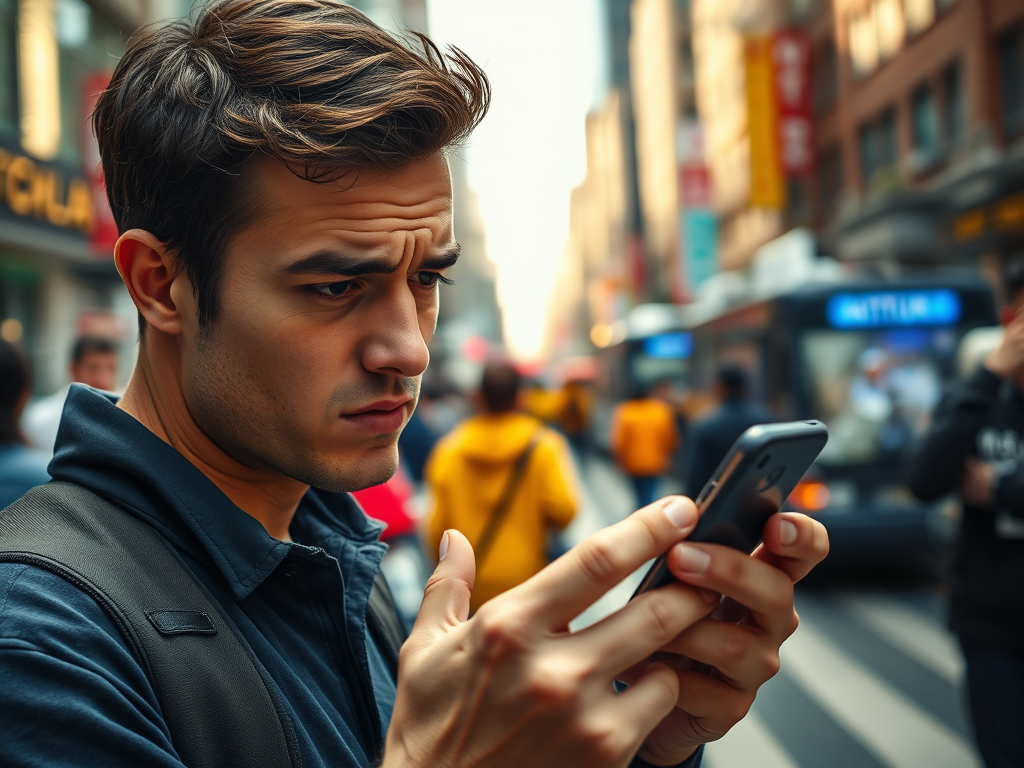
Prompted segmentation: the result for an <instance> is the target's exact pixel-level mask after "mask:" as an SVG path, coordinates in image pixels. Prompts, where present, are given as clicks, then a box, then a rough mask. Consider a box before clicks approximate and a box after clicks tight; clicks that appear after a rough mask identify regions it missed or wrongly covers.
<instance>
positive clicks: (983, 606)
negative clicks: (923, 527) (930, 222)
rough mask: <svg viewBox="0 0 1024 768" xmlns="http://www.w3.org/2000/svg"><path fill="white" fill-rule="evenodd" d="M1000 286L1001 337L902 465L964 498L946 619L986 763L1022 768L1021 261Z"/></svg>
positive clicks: (920, 487)
mask: <svg viewBox="0 0 1024 768" xmlns="http://www.w3.org/2000/svg"><path fill="white" fill-rule="evenodd" d="M1006 289H1007V295H1008V296H1009V297H1010V299H1011V301H1010V306H1009V307H1008V308H1007V309H1006V310H1004V317H1005V318H1006V319H1007V320H1009V322H1008V323H1007V325H1006V331H1005V333H1004V335H1003V339H1002V341H1001V343H1000V344H999V346H998V347H997V348H996V349H995V350H994V351H992V352H991V353H990V354H989V355H988V357H986V359H985V362H984V365H983V366H982V367H981V368H979V369H978V370H977V371H976V372H975V373H974V374H973V375H971V376H970V377H969V378H966V379H962V380H960V381H957V382H955V383H953V384H952V385H951V386H950V387H949V388H948V390H947V391H946V394H945V396H944V397H943V399H942V402H940V403H939V406H938V408H937V409H936V411H935V416H934V420H933V422H932V426H931V428H930V429H929V430H928V432H927V434H926V435H924V437H923V439H922V440H921V441H920V443H919V444H918V445H917V446H916V447H915V449H914V450H913V451H912V453H911V455H910V457H909V460H908V463H907V482H908V485H909V486H910V490H911V491H912V492H913V493H914V494H915V495H916V496H918V497H919V498H921V499H922V500H924V501H930V500H932V499H936V498H938V497H940V496H943V495H945V494H947V493H950V492H954V491H955V492H959V495H960V498H961V499H962V500H963V508H964V510H963V511H964V514H963V523H962V526H961V530H960V538H959V542H958V548H957V553H956V557H955V559H954V563H953V576H952V584H951V589H950V605H949V617H950V627H951V629H952V630H953V632H955V633H956V635H957V636H958V638H959V640H960V644H961V646H962V647H963V652H964V658H965V661H966V665H967V695H968V702H969V705H970V709H971V718H972V720H973V722H974V731H975V738H976V739H977V741H978V746H979V749H980V751H981V754H982V757H983V758H984V760H985V764H986V766H988V768H1011V767H1013V768H1020V766H1024V738H1022V736H1021V730H1020V729H1021V724H1022V723H1024V397H1022V392H1024V261H1022V262H1021V263H1019V264H1017V265H1015V268H1012V269H1008V270H1007V275H1006Z"/></svg>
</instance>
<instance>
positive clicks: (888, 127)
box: [858, 107, 897, 188]
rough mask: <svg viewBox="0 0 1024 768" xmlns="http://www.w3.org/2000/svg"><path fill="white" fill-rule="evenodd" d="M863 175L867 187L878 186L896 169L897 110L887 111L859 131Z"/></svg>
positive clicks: (889, 109)
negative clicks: (883, 178) (881, 180)
mask: <svg viewBox="0 0 1024 768" xmlns="http://www.w3.org/2000/svg"><path fill="white" fill-rule="evenodd" d="M858 144H859V147H860V165H861V174H862V176H863V180H864V186H865V187H868V188H870V187H873V186H876V185H877V184H878V183H879V181H880V179H882V177H884V176H887V175H890V174H891V173H892V171H894V170H895V167H896V159H897V149H896V110H895V108H893V107H890V108H888V109H886V110H885V111H884V112H883V113H882V114H881V115H879V117H878V118H877V119H876V120H873V121H871V122H869V123H865V124H864V125H862V126H861V127H860V130H859V131H858Z"/></svg>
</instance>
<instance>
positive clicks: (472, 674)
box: [384, 497, 827, 768]
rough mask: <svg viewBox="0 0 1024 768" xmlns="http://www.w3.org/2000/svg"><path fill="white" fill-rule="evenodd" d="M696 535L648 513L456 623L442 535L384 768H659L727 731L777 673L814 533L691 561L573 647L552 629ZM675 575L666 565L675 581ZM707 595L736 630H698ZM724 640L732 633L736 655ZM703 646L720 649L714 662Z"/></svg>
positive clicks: (676, 503) (663, 513)
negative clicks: (688, 569)
mask: <svg viewBox="0 0 1024 768" xmlns="http://www.w3.org/2000/svg"><path fill="white" fill-rule="evenodd" d="M695 522H696V510H695V508H694V506H693V503H692V502H690V501H689V500H688V499H683V498H681V497H672V498H668V499H662V500H661V501H658V502H655V503H654V504H652V505H650V506H648V507H645V508H644V509H642V510H640V511H639V512H636V513H635V514H633V515H632V516H630V517H629V518H627V519H626V520H624V521H623V522H621V523H619V524H618V525H615V526H612V527H610V528H607V529H604V530H602V531H599V532H598V533H596V534H594V535H593V536H591V537H589V538H588V539H587V540H586V541H584V542H583V543H582V544H580V545H579V546H578V547H575V548H574V549H572V550H571V551H570V552H569V553H567V554H566V555H564V556H563V557H561V558H559V559H558V560H557V561H555V562H554V563H552V564H551V565H550V566H548V567H547V568H545V569H544V570H543V571H541V572H540V573H539V574H537V575H536V576H535V577H533V578H532V579H530V580H529V581H527V582H526V583H524V584H522V585H520V586H519V587H516V588H515V589H513V590H510V591H509V592H506V593H504V594H502V595H499V596H498V597H496V598H495V599H493V600H491V601H490V602H488V603H486V604H485V605H484V606H483V607H481V609H480V610H479V611H478V612H477V614H476V615H475V616H474V617H473V618H472V619H469V620H467V616H468V613H469V594H470V590H471V589H472V584H473V578H474V567H475V566H474V559H473V553H472V549H471V547H470V545H469V542H468V541H467V540H466V539H465V537H463V536H462V535H461V534H459V533H458V532H457V531H449V532H448V533H447V534H446V541H445V542H443V543H442V550H445V552H444V553H443V554H444V557H443V558H442V560H441V563H440V564H439V565H438V568H437V570H436V571H435V573H434V576H433V577H432V578H431V580H430V582H429V583H428V586H427V590H426V593H425V597H424V602H423V607H422V608H421V610H420V614H419V616H418V618H417V621H416V626H415V628H414V629H413V632H412V636H411V637H410V639H409V641H408V642H407V643H406V644H405V646H403V648H402V654H401V663H400V665H399V681H398V695H397V697H396V703H395V710H394V714H393V717H392V721H391V726H390V728H389V730H388V739H387V744H386V748H385V757H384V765H385V766H444V767H445V768H455V767H456V766H469V765H473V766H487V767H488V768H491V767H497V766H517V767H518V766H522V765H530V766H557V767H558V768H571V767H572V766H587V768H591V766H625V765H627V764H628V763H629V761H630V760H631V758H632V757H633V756H634V755H636V754H637V753H638V752H639V753H640V754H641V756H642V757H644V758H645V759H647V760H648V761H650V762H654V763H659V764H663V765H670V764H673V763H677V762H681V761H683V760H685V759H686V758H687V757H688V756H689V755H690V754H692V753H693V751H694V749H695V748H696V747H697V745H698V744H700V743H701V742H703V741H707V740H709V739H711V738H716V737H717V736H719V735H721V734H722V733H724V732H725V731H726V730H728V728H729V727H730V726H731V725H732V724H734V723H735V722H736V721H737V720H739V719H740V718H741V717H742V716H743V715H744V714H745V713H746V710H747V708H749V706H750V701H752V700H753V694H754V692H755V691H756V689H757V686H759V685H760V684H761V683H762V682H763V681H764V680H766V679H768V677H770V676H771V674H773V673H774V670H775V669H777V666H778V647H779V644H781V642H782V640H783V639H785V637H787V636H788V635H789V634H790V633H791V632H792V631H793V629H794V628H795V626H796V617H795V613H794V612H793V604H792V584H793V581H795V580H796V579H799V578H801V577H802V576H803V575H805V574H806V573H807V571H809V570H810V568H811V567H813V565H814V564H816V563H817V562H818V561H819V560H820V559H821V558H822V557H823V556H824V552H825V550H826V549H827V543H826V542H827V539H826V537H825V535H824V528H822V527H821V525H820V524H818V523H816V522H814V521H811V520H809V519H808V518H804V517H802V516H799V515H788V514H787V515H776V516H775V517H774V518H773V519H772V521H771V522H769V524H768V526H767V527H766V529H765V541H766V544H765V545H764V546H762V548H761V549H760V550H759V551H758V552H757V553H755V555H754V556H753V557H750V556H747V555H744V554H742V553H739V552H735V551H733V550H728V549H725V548H722V547H715V546H705V545H693V547H692V548H691V551H694V550H700V551H703V552H705V553H706V554H709V555H710V561H709V563H708V566H707V568H706V569H705V570H704V571H703V572H702V573H700V574H694V573H689V574H688V575H687V576H686V580H687V581H688V582H690V584H689V585H688V584H684V583H682V582H680V583H676V584H671V585H668V586H666V587H663V588H661V589H657V590H654V591H652V592H649V593H646V594H644V595H642V596H641V597H639V598H638V599H636V600H633V601H631V602H630V603H629V604H627V605H626V606H625V607H624V608H622V609H621V610H619V611H617V612H616V613H614V614H612V615H610V616H608V617H606V618H605V619H604V620H602V621H601V622H599V623H597V624H595V625H594V626H592V627H588V628H587V629H584V630H582V631H580V632H577V633H571V632H569V630H568V628H567V627H568V624H569V622H570V621H571V620H572V619H573V618H575V617H576V616H577V615H578V614H579V613H581V612H582V611H583V610H584V609H585V608H587V607H588V606H589V605H591V604H592V603H593V602H595V601H596V600H597V599H598V598H599V597H601V596H602V595H603V594H604V593H605V592H607V591H608V590H609V589H611V588H612V587H613V586H615V585H616V584H618V583H619V582H620V581H621V580H622V579H623V578H625V577H626V576H627V575H629V574H630V573H632V572H633V571H634V570H636V569H637V568H639V567H640V566H641V565H643V563H645V562H646V561H648V560H650V559H652V558H654V557H656V556H658V555H659V554H661V553H662V552H665V551H667V550H668V549H669V548H670V547H672V546H673V545H675V544H678V543H679V542H680V540H681V539H683V538H684V537H685V536H686V535H688V534H689V533H690V532H691V531H692V529H693V525H694V524H695ZM784 522H785V523H791V524H792V525H791V527H787V525H785V524H784ZM783 540H785V541H788V542H789V543H788V544H782V541H783ZM685 559H686V558H685V557H683V555H682V553H681V552H674V553H673V557H672V568H673V571H674V572H676V573H677V575H681V574H682V571H681V566H682V565H683V564H684V560H685ZM719 594H725V595H727V596H729V597H732V598H734V599H736V600H737V601H740V602H742V603H744V604H745V605H747V606H748V607H749V608H750V609H751V610H750V615H749V616H748V617H746V618H744V620H743V621H742V622H741V623H740V624H739V625H728V624H726V623H725V622H721V621H709V620H707V619H706V617H707V616H708V614H709V613H710V612H711V611H712V610H713V609H715V608H716V607H717V606H718V605H719ZM702 627H703V629H701V628H702ZM730 627H731V628H730ZM723 628H724V629H723ZM733 629H734V630H735V631H736V633H740V632H742V633H744V634H743V637H744V638H745V639H744V640H742V641H741V643H737V642H734V639H733V638H734V637H740V635H739V634H735V635H733V634H731V633H732V631H733ZM714 631H722V632H725V633H726V634H729V637H726V638H725V646H724V648H718V647H717V637H718V636H715V635H714ZM705 646H711V647H709V648H705ZM659 650H661V651H664V652H666V653H667V654H682V655H686V656H687V657H689V658H691V659H696V660H697V661H702V662H704V663H707V664H713V665H714V666H716V667H718V668H719V670H720V671H721V675H718V676H716V678H715V679H712V678H711V677H708V676H707V675H701V674H699V673H697V672H691V671H679V670H675V669H672V668H671V667H669V666H666V665H664V664H661V663H657V662H656V661H655V662H652V661H651V656H652V655H653V654H655V653H656V652H658V651H659ZM669 658H674V657H673V656H670V657H669ZM694 678H699V679H694ZM615 679H628V680H629V682H630V687H629V689H628V690H626V691H625V692H623V693H621V694H615V693H614V690H613V680H615ZM652 732H653V733H652ZM641 747H642V749H641Z"/></svg>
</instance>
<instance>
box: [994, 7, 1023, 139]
mask: <svg viewBox="0 0 1024 768" xmlns="http://www.w3.org/2000/svg"><path fill="white" fill-rule="evenodd" d="M998 57H999V83H1000V95H1001V96H1002V102H1003V105H1002V106H1003V132H1004V133H1005V134H1006V135H1007V136H1017V135H1019V134H1021V133H1024V25H1018V26H1016V27H1014V28H1013V29H1011V30H1010V31H1008V32H1006V33H1005V34H1003V35H1002V36H1000V38H999V45H998Z"/></svg>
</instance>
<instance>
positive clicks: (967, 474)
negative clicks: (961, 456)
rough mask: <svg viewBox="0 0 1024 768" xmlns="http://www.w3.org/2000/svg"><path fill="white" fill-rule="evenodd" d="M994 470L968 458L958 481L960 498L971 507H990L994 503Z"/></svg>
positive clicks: (992, 467) (988, 465)
mask: <svg viewBox="0 0 1024 768" xmlns="http://www.w3.org/2000/svg"><path fill="white" fill-rule="evenodd" d="M995 486H996V469H995V467H994V466H993V465H992V464H989V463H988V462H985V461H980V460H978V459H976V458H974V457H973V456H972V457H969V458H968V459H967V461H966V462H965V463H964V475H963V477H962V478H961V479H960V498H961V499H963V502H964V504H969V505H971V506H972V507H991V506H992V504H993V502H994V501H995V498H994V496H995Z"/></svg>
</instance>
